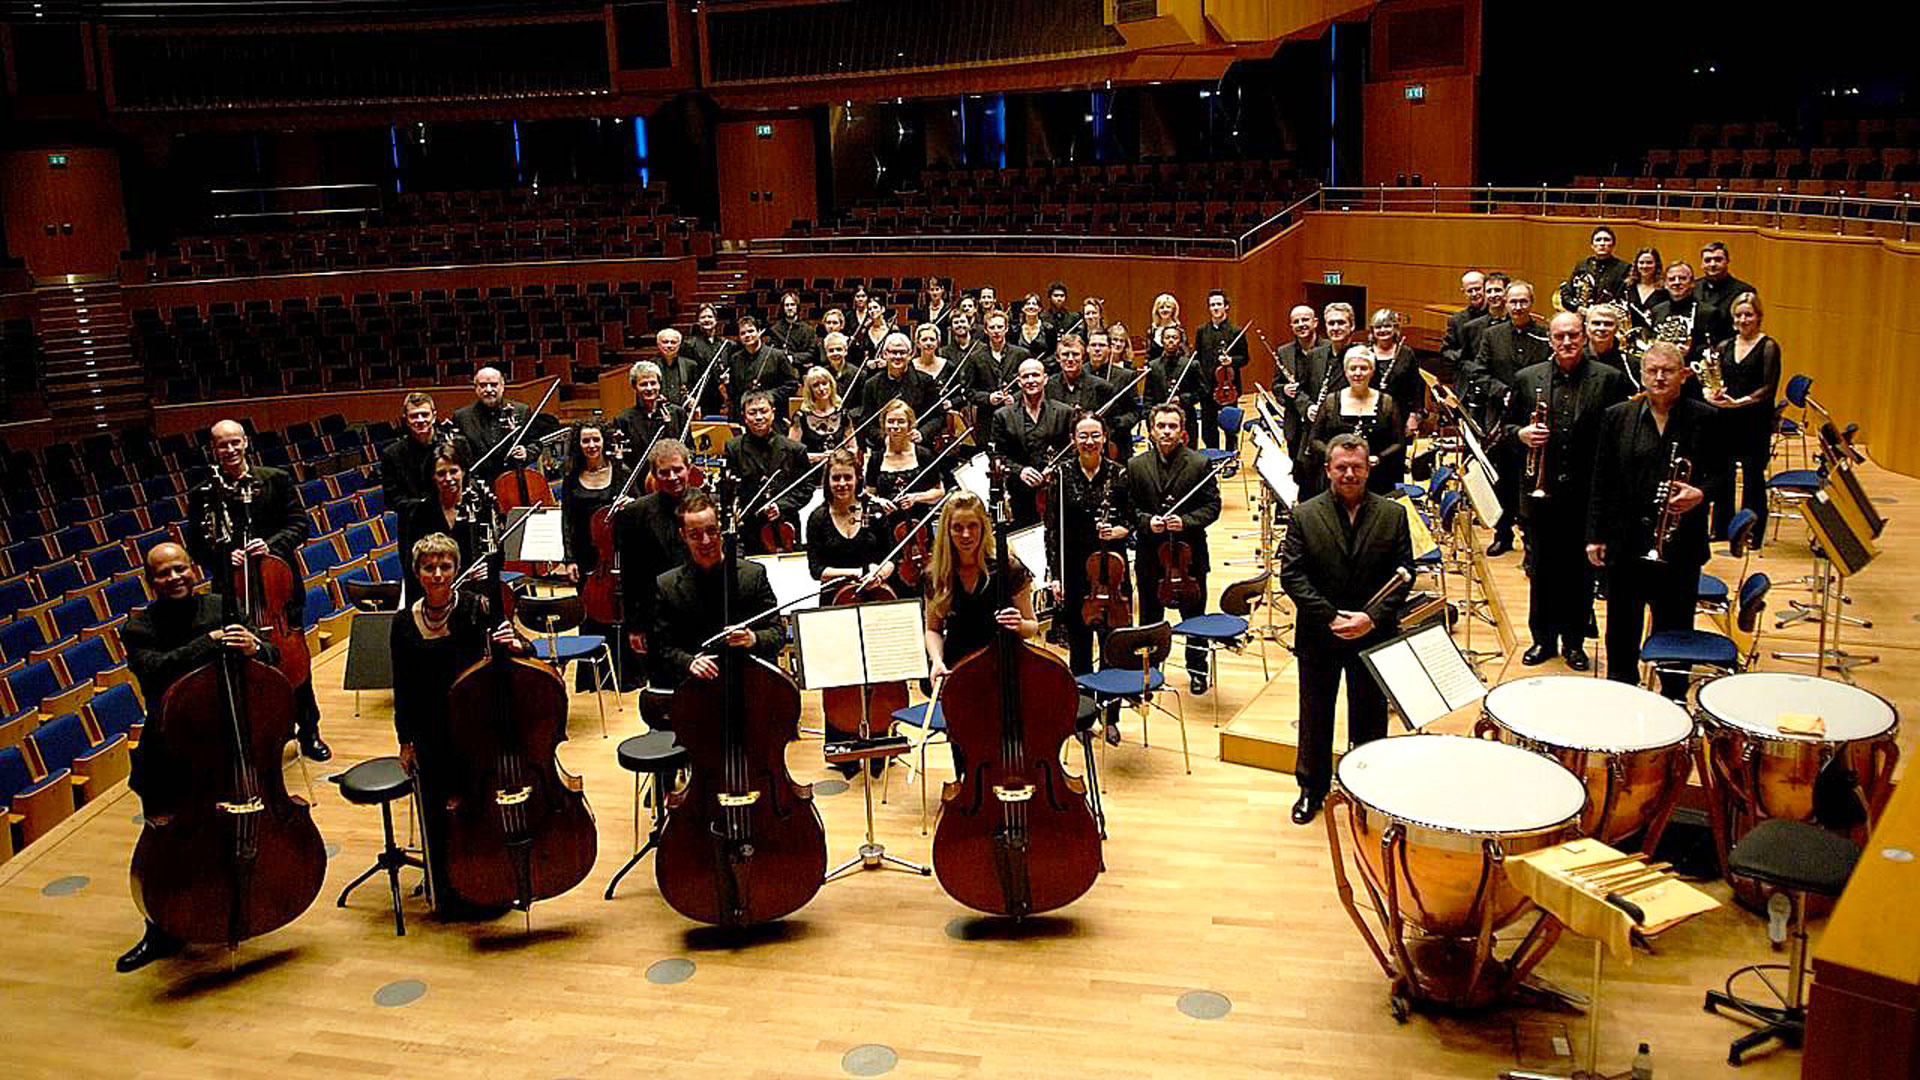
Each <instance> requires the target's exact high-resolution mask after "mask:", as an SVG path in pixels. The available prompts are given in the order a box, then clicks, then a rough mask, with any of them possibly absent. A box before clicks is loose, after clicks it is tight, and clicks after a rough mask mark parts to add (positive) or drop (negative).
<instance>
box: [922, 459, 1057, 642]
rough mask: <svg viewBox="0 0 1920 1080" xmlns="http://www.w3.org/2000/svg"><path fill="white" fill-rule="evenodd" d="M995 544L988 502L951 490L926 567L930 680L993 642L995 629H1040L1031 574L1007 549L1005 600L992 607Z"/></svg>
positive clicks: (1030, 632) (1021, 632)
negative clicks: (950, 497) (931, 555)
mask: <svg viewBox="0 0 1920 1080" xmlns="http://www.w3.org/2000/svg"><path fill="white" fill-rule="evenodd" d="M995 543H996V541H995V540H994V536H993V522H992V520H991V519H990V518H989V517H988V515H987V504H986V503H984V502H982V501H981V499H980V496H978V495H975V494H974V493H973V492H971V491H962V492H959V493H957V494H955V495H954V497H953V498H952V499H951V500H949V501H948V502H947V506H946V509H945V510H943V511H941V514H940V525H939V531H938V532H937V533H936V534H935V535H934V540H933V561H932V562H931V563H930V564H929V566H928V570H927V658H928V660H930V661H931V662H932V666H933V677H934V678H935V679H944V678H946V676H947V674H948V673H949V672H951V671H952V670H953V668H954V666H955V665H957V664H958V663H960V661H961V660H963V659H965V658H966V657H967V656H969V655H971V654H972V653H973V652H975V651H976V650H979V649H983V648H985V647H986V646H988V645H990V644H992V643H993V634H994V631H996V630H999V629H1002V628H1004V629H1008V630H1012V631H1013V632H1015V633H1017V634H1019V635H1020V636H1021V637H1023V638H1030V637H1032V636H1034V635H1035V634H1037V633H1039V632H1040V623H1039V621H1038V620H1036V619H1035V618H1034V617H1033V576H1032V575H1031V574H1030V573H1029V572H1028V571H1027V568H1026V567H1024V566H1022V565H1020V560H1018V559H1016V558H1014V557H1013V555H1012V554H1011V553H1009V554H1008V555H1007V573H1008V575H1009V581H1008V594H1009V599H1010V602H1009V603H1008V604H1007V605H1006V606H1004V607H996V606H995V604H994V602H993V601H994V591H995V590H994V583H993V580H992V579H993V566H994V561H995V556H994V552H995Z"/></svg>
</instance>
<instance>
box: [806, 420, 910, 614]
mask: <svg viewBox="0 0 1920 1080" xmlns="http://www.w3.org/2000/svg"><path fill="white" fill-rule="evenodd" d="M892 408H906V406H905V405H904V404H896V405H894V406H892ZM909 427H911V425H909ZM879 456H880V455H878V454H875V455H873V457H876V458H877V457H879ZM826 484H827V497H826V499H825V500H824V501H822V502H821V504H820V505H819V506H816V507H814V509H813V514H812V516H811V517H809V518H808V519H807V569H808V570H809V571H810V572H811V573H812V574H813V579H814V580H815V581H818V582H821V583H822V584H827V583H831V582H835V581H849V580H858V579H861V578H866V579H868V580H871V581H884V580H886V579H887V578H889V577H891V576H893V570H894V567H893V563H891V562H888V561H885V557H886V554H887V552H888V551H889V550H890V549H892V547H893V539H892V534H891V533H889V532H888V531H887V530H886V526H885V522H884V521H883V520H882V519H881V517H880V516H879V515H878V514H873V513H869V512H868V511H867V507H866V506H865V505H863V502H864V500H863V499H862V495H861V487H860V485H861V480H860V455H859V454H858V453H856V452H854V451H853V450H851V449H849V448H847V447H841V448H840V449H838V450H835V451H833V453H831V454H829V455H828V456H827V480H826ZM935 501H938V496H936V497H935Z"/></svg>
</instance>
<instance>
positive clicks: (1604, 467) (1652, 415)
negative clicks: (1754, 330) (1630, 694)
mask: <svg viewBox="0 0 1920 1080" xmlns="http://www.w3.org/2000/svg"><path fill="white" fill-rule="evenodd" d="M1687 375H1688V371H1687V367H1686V361H1685V360H1684V359H1683V358H1682V356H1681V354H1680V350H1679V349H1678V348H1677V347H1675V346H1673V345H1671V344H1668V343H1666V342H1655V343H1653V344H1652V345H1651V346H1649V347H1648V348H1647V351H1646V352H1644V353H1642V354H1641V355H1640V383H1641V385H1642V386H1644V387H1646V396H1645V399H1644V400H1636V401H1623V402H1620V403H1618V404H1616V405H1613V406H1611V407H1609V408H1608V409H1607V410H1606V412H1605V413H1604V414H1602V416H1601V420H1600V430H1599V433H1598V436H1597V439H1596V441H1597V444H1598V449H1597V451H1596V453H1595V455H1594V463H1593V481H1592V490H1591V494H1590V495H1589V497H1588V501H1587V505H1586V518H1587V520H1586V540H1587V550H1586V554H1587V560H1588V562H1589V563H1591V565H1593V566H1594V567H1596V568H1599V569H1602V570H1604V571H1605V573H1606V581H1607V638H1606V643H1607V676H1608V677H1609V678H1611V679H1614V680H1616V681H1618V682H1626V683H1632V682H1638V681H1639V676H1640V640H1641V639H1640V628H1641V627H1642V626H1643V625H1647V623H1648V618H1649V613H1650V614H1651V619H1652V622H1651V631H1652V632H1654V633H1658V632H1660V631H1662V630H1686V629H1688V628H1690V627H1692V626H1693V612H1694V600H1695V597H1696V595H1697V594H1698V591H1699V582H1700V568H1701V567H1703V566H1705V565H1706V562H1707V555H1708V551H1707V514H1706V511H1705V510H1704V509H1702V507H1701V503H1702V502H1704V501H1705V490H1704V489H1705V488H1707V487H1710V486H1712V485H1713V483H1714V479H1715V478H1717V477H1719V476H1721V475H1723V473H1724V470H1725V461H1726V459H1725V456H1724V451H1723V449H1722V448H1723V447H1724V445H1725V440H1724V438H1723V432H1722V431H1721V428H1722V426H1723V424H1724V420H1725V417H1726V413H1725V412H1720V413H1719V414H1718V415H1716V414H1715V410H1714V407H1713V406H1711V405H1708V404H1707V403H1705V402H1702V401H1696V400H1694V399H1692V398H1688V397H1684V396H1682V394H1681V392H1680V390H1681V385H1682V384H1683V383H1685V382H1686V380H1687ZM1675 453H1677V454H1678V455H1679V456H1680V457H1683V458H1685V459H1686V460H1687V461H1688V462H1689V463H1690V464H1691V466H1692V468H1693V478H1692V479H1691V480H1688V481H1685V482H1681V483H1676V484H1672V485H1670V486H1669V490H1668V492H1667V509H1670V510H1671V512H1672V513H1674V514H1677V515H1679V516H1678V519H1677V521H1676V522H1675V524H1674V529H1673V532H1672V534H1671V535H1670V536H1669V537H1668V538H1667V540H1666V542H1665V543H1664V544H1663V545H1662V547H1661V560H1660V561H1655V560H1653V559H1649V558H1647V557H1646V556H1647V555H1648V554H1649V553H1651V551H1652V550H1653V545H1654V531H1655V527H1656V522H1657V520H1658V519H1659V518H1660V516H1661V511H1662V507H1661V506H1660V505H1659V503H1658V495H1659V492H1660V489H1661V486H1662V484H1663V483H1664V482H1665V481H1666V480H1667V479H1668V476H1669V471H1670V468H1671V462H1672V460H1673V457H1672V455H1673V454H1675ZM1660 692H1661V693H1663V694H1665V695H1667V696H1668V697H1670V698H1673V699H1674V700H1676V701H1680V700H1684V699H1685V697H1686V692H1687V676H1686V674H1685V673H1684V672H1681V673H1677V674H1671V675H1667V674H1663V675H1661V677H1660Z"/></svg>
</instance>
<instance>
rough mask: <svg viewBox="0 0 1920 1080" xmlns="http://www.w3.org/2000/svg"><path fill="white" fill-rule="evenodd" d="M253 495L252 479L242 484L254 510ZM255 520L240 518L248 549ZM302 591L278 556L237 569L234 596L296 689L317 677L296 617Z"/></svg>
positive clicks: (252, 558)
mask: <svg viewBox="0 0 1920 1080" xmlns="http://www.w3.org/2000/svg"><path fill="white" fill-rule="evenodd" d="M253 494H254V484H253V482H252V481H251V479H250V478H249V479H246V480H242V481H241V482H240V502H241V505H243V506H245V507H248V508H251V507H252V505H253ZM252 520H253V514H252V513H251V510H250V509H249V510H248V511H246V512H243V513H242V514H241V515H240V523H239V524H240V534H239V536H238V537H237V539H238V540H239V544H240V546H241V547H245V546H246V543H247V540H248V537H247V535H246V525H247V523H248V522H250V521H252ZM299 588H300V579H299V576H298V575H297V574H295V573H294V572H293V567H291V566H289V565H287V560H285V559H282V558H281V557H280V556H278V555H271V554H269V555H249V556H247V557H246V559H245V560H243V561H242V563H241V564H240V565H239V566H236V567H234V568H233V595H234V596H235V597H238V598H239V609H240V611H241V613H242V614H243V615H244V616H245V617H246V619H247V622H248V624H249V625H251V626H253V627H255V628H256V629H257V630H258V631H259V634H260V636H261V637H262V638H264V639H265V640H267V641H268V642H271V643H272V645H273V647H274V648H275V649H277V650H279V652H280V665H279V667H280V673H281V674H282V675H285V676H286V677H287V682H289V683H291V684H292V685H294V686H300V685H302V684H304V683H305V682H306V681H307V680H308V679H310V678H312V677H313V656H312V654H311V653H309V652H308V651H307V633H306V628H305V627H303V626H301V625H300V620H298V619H296V618H294V617H293V602H294V598H295V597H297V596H300V595H301V593H300V592H299V591H298V590H299Z"/></svg>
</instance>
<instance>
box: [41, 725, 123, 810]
mask: <svg viewBox="0 0 1920 1080" xmlns="http://www.w3.org/2000/svg"><path fill="white" fill-rule="evenodd" d="M27 741H28V742H31V743H32V744H33V751H34V753H36V754H38V755H39V756H40V764H41V765H42V766H43V767H44V768H45V769H46V770H47V771H48V772H49V773H52V772H67V771H71V772H72V774H73V793H74V796H75V799H76V800H77V801H79V802H82V803H86V802H91V801H93V800H94V799H97V798H99V797H100V794H101V792H103V791H104V790H105V789H106V788H107V787H108V786H109V785H111V784H113V783H115V782H116V781H119V780H123V779H125V778H126V775H127V750H126V746H127V740H126V736H124V735H116V736H114V737H112V738H102V739H101V740H100V741H99V742H95V741H94V740H93V736H92V734H90V733H89V732H88V731H87V725H86V723H85V722H84V721H82V720H81V719H80V717H79V716H78V715H76V714H74V713H63V714H61V715H59V716H56V717H54V718H53V719H51V720H49V721H47V722H46V723H44V724H41V725H40V726H39V727H38V728H35V729H34V732H33V734H31V735H29V736H27Z"/></svg>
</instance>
